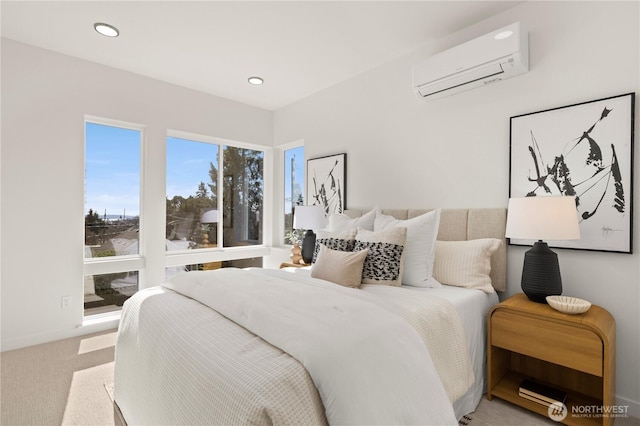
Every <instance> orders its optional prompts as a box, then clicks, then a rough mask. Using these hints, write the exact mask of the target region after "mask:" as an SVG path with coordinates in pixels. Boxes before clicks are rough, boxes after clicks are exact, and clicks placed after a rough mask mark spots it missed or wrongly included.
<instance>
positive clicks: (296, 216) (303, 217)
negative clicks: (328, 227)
mask: <svg viewBox="0 0 640 426" xmlns="http://www.w3.org/2000/svg"><path fill="white" fill-rule="evenodd" d="M326 223H327V222H326V219H325V217H324V208H322V206H296V208H295V211H294V213H293V228H294V229H306V230H307V232H306V233H305V234H304V238H303V239H302V260H303V261H304V263H311V261H312V260H313V250H314V249H315V245H316V234H315V233H314V232H313V231H314V230H316V229H322V228H324V226H325V224H326Z"/></svg>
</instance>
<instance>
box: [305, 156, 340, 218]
mask: <svg viewBox="0 0 640 426" xmlns="http://www.w3.org/2000/svg"><path fill="white" fill-rule="evenodd" d="M346 183H347V154H336V155H329V156H326V157H319V158H311V159H309V160H307V204H309V205H312V206H315V205H321V206H323V207H324V212H325V214H326V215H330V214H333V213H342V212H343V211H344V210H345V209H346V208H347V207H346V204H347V195H346V194H347V185H346Z"/></svg>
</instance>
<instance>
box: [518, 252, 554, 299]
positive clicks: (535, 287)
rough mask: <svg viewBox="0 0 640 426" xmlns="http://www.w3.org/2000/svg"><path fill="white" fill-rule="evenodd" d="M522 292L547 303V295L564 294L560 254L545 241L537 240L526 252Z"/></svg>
mask: <svg viewBox="0 0 640 426" xmlns="http://www.w3.org/2000/svg"><path fill="white" fill-rule="evenodd" d="M522 292H523V293H524V294H526V295H527V297H528V298H529V300H531V301H533V302H538V303H547V299H546V297H547V296H552V295H560V294H562V278H561V277H560V265H559V264H558V255H557V254H555V253H554V252H553V251H552V250H551V249H550V248H549V246H548V245H547V243H545V242H543V241H538V242H536V243H535V244H534V245H533V247H532V248H531V249H530V250H528V251H527V252H526V253H525V254H524V265H523V266H522Z"/></svg>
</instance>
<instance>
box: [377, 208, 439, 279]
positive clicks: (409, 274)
mask: <svg viewBox="0 0 640 426" xmlns="http://www.w3.org/2000/svg"><path fill="white" fill-rule="evenodd" d="M394 226H402V227H405V228H407V243H406V245H405V258H404V272H403V275H402V284H404V285H410V286H414V287H442V286H441V285H440V283H438V282H437V281H436V280H434V279H433V262H434V260H435V244H436V239H437V237H438V227H439V226H440V209H436V210H433V211H430V212H429V213H425V214H423V215H420V216H417V217H414V218H411V219H407V220H399V219H396V218H394V217H393V216H388V215H384V214H381V213H379V214H378V215H377V216H376V219H375V221H374V227H373V229H374V230H375V231H379V230H382V229H388V228H391V227H394ZM436 279H437V278H436Z"/></svg>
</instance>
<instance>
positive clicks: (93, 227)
mask: <svg viewBox="0 0 640 426" xmlns="http://www.w3.org/2000/svg"><path fill="white" fill-rule="evenodd" d="M141 142H142V130H141V128H133V127H132V126H131V125H126V124H121V123H115V122H108V121H107V120H100V119H95V120H94V119H87V120H86V121H85V203H84V204H85V211H84V214H85V216H84V226H85V232H84V244H85V249H84V258H85V277H84V289H85V296H84V304H85V315H89V314H94V313H99V312H100V313H101V312H105V311H110V310H118V309H120V307H121V306H122V303H123V302H124V300H126V299H127V298H128V297H130V296H131V295H132V294H133V293H135V292H136V291H137V290H138V274H137V270H138V267H140V266H141V262H140V261H137V260H136V259H135V258H137V259H139V258H140V247H139V245H140V244H139V242H140V239H139V231H140V175H141V173H140V164H141V163H140V155H141ZM105 260H108V261H105ZM98 261H99V262H98Z"/></svg>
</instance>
